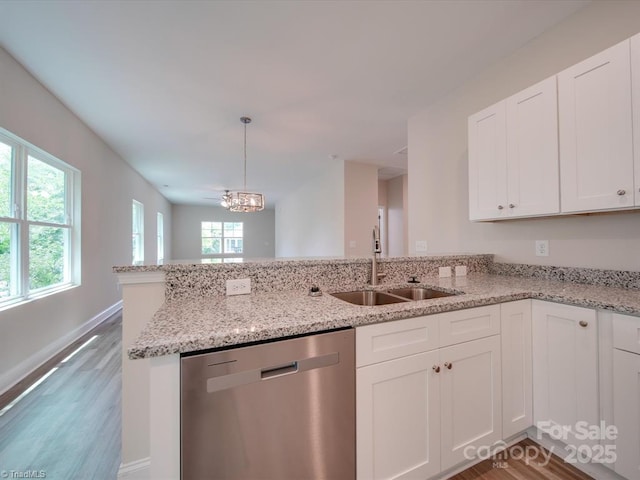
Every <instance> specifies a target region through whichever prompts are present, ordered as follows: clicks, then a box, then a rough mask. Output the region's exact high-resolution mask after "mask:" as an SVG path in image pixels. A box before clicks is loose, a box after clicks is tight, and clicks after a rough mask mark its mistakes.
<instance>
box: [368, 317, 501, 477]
mask: <svg viewBox="0 0 640 480" xmlns="http://www.w3.org/2000/svg"><path fill="white" fill-rule="evenodd" d="M436 325H438V327H436ZM393 327H395V328H393ZM411 330H413V331H414V332H416V334H415V335H414V336H413V337H412V336H410V335H407V334H406V332H408V331H411ZM429 331H431V332H435V331H439V332H440V334H441V336H440V339H441V341H440V342H439V343H438V345H442V344H443V342H444V344H445V345H446V344H447V343H448V342H450V341H451V338H452V334H453V335H454V337H455V335H460V338H464V339H465V341H462V342H461V343H458V344H455V345H449V346H446V347H443V348H432V349H431V350H430V351H426V352H422V353H415V344H416V343H423V342H425V338H428V336H425V334H424V332H429ZM443 332H444V333H443ZM472 332H475V334H473V333H472ZM499 333H500V305H491V306H488V307H479V308H473V309H468V310H461V311H456V312H450V313H443V314H437V315H431V316H427V317H419V318H412V319H407V320H398V321H396V322H389V323H383V324H377V325H370V326H366V327H359V328H358V329H356V364H357V365H358V366H359V368H358V369H357V372H356V387H357V388H356V418H357V420H356V423H357V430H356V431H357V477H358V478H359V479H362V480H365V479H366V480H371V479H388V478H393V479H414V478H415V479H421V480H425V479H426V478H429V477H432V476H434V475H437V474H438V473H439V472H441V471H443V470H446V469H448V468H450V467H452V466H454V465H456V464H458V463H461V462H464V461H465V460H467V459H471V458H473V456H474V454H475V449H476V447H479V446H488V445H491V444H493V443H494V442H496V441H498V440H500V439H501V438H502V410H501V409H502V401H501V397H502V383H501V356H500V336H499ZM359 339H360V341H359ZM427 344H429V343H428V342H427ZM381 345H387V346H388V348H391V349H393V350H394V354H395V355H396V356H397V357H398V358H394V359H387V357H388V355H386V356H382V358H385V360H384V361H379V362H377V363H371V364H368V365H364V361H365V360H363V359H368V360H369V361H375V358H381V357H380V355H381V352H382V350H384V349H382V348H381ZM429 345H430V344H429ZM426 348H429V347H426ZM403 350H404V351H407V352H410V353H408V354H406V355H404V356H403ZM374 351H377V353H375V352H374ZM372 352H373V353H372ZM376 355H378V357H376Z"/></svg>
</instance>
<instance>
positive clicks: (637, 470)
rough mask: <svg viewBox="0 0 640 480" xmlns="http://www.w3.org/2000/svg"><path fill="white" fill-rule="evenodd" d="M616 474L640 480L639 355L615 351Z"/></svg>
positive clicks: (631, 479)
mask: <svg viewBox="0 0 640 480" xmlns="http://www.w3.org/2000/svg"><path fill="white" fill-rule="evenodd" d="M613 391H614V395H613V402H614V405H613V415H614V422H615V425H616V427H617V428H618V438H617V439H616V455H617V459H616V466H615V471H616V473H618V474H620V475H622V476H623V477H626V478H628V479H629V480H640V355H637V354H633V353H629V352H624V351H622V350H617V349H616V350H614V351H613Z"/></svg>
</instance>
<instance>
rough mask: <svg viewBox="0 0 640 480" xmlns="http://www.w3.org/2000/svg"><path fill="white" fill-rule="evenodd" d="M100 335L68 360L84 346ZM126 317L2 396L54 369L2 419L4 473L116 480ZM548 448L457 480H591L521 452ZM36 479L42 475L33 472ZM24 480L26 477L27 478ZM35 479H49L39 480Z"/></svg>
mask: <svg viewBox="0 0 640 480" xmlns="http://www.w3.org/2000/svg"><path fill="white" fill-rule="evenodd" d="M93 335H98V338H96V339H95V340H94V341H92V342H91V343H90V344H89V345H87V346H86V347H85V348H84V349H83V350H81V351H80V352H79V353H77V354H76V355H75V356H74V357H72V358H71V359H70V360H68V361H67V362H64V363H62V360H64V359H65V358H66V357H67V356H68V355H69V354H70V353H71V352H73V351H75V349H76V348H78V347H79V346H80V345H82V343H83V342H84V341H86V340H87V339H88V338H91V337H92V336H93ZM121 344H122V319H121V317H120V316H119V315H118V316H115V317H114V318H112V319H110V320H109V321H107V322H105V323H104V324H102V325H101V326H100V327H98V328H97V329H95V330H94V331H92V332H90V333H89V334H87V335H86V336H85V337H83V338H82V339H80V340H79V341H78V342H75V343H74V344H73V345H71V346H70V347H69V348H68V349H66V350H65V351H64V352H61V353H60V355H58V356H56V358H54V359H52V361H51V362H48V364H47V365H45V366H43V368H41V369H39V371H37V372H34V375H32V376H30V377H29V378H28V379H25V381H23V382H21V383H20V384H19V385H17V386H16V387H15V388H14V389H12V390H10V391H9V392H7V393H5V394H4V395H3V396H2V397H0V411H2V408H4V407H5V405H7V404H9V403H10V402H12V401H13V400H14V399H15V398H16V397H17V396H18V395H19V394H20V393H22V391H24V390H25V389H26V388H27V387H29V386H30V385H31V384H33V383H34V382H35V381H37V380H38V378H39V377H42V376H43V375H45V374H46V373H47V372H49V371H50V370H51V369H52V368H56V370H55V371H54V372H53V373H52V374H51V375H49V376H48V377H47V378H46V379H45V380H44V381H43V382H42V383H41V384H40V385H38V386H37V387H36V388H35V389H34V390H33V391H32V392H30V393H29V394H28V395H26V396H25V397H24V398H22V399H21V400H20V401H19V402H18V403H16V404H15V406H13V407H12V408H11V409H9V410H8V411H7V412H6V413H4V414H3V415H1V416H0V470H2V471H4V472H9V473H8V475H7V476H8V477H9V478H12V477H11V475H12V474H11V472H12V471H13V472H16V475H13V478H20V477H18V475H17V474H18V473H19V472H35V474H39V473H44V474H46V478H47V480H51V479H60V480H76V479H77V480H89V479H95V480H112V479H115V478H116V476H117V472H118V467H119V465H120V445H121V440H120V418H121V417H120V397H121V361H120V358H121V357H120V355H121V348H122V347H121ZM527 446H529V447H532V448H538V449H542V447H540V446H538V445H537V444H536V443H534V442H532V441H531V440H523V441H522V442H520V443H518V444H517V445H514V447H512V448H511V452H513V453H514V454H513V455H504V454H503V455H502V457H501V458H500V459H499V461H495V460H485V461H484V462H481V463H479V464H477V465H475V466H473V467H471V468H469V469H467V470H465V471H464V472H462V473H459V474H458V475H456V476H454V477H452V480H476V479H480V480H513V479H518V480H529V479H531V480H587V479H591V477H589V476H588V475H586V474H584V473H582V472H580V471H578V470H576V469H575V468H574V467H572V466H570V465H568V464H565V463H564V462H563V461H562V460H561V459H560V458H558V457H556V456H554V457H553V458H552V460H551V462H549V464H548V465H542V466H541V465H539V464H538V461H533V462H526V461H525V460H526V459H525V458H519V457H521V455H518V454H517V453H519V452H518V451H514V450H513V449H514V448H518V447H519V448H520V449H521V451H522V450H524V449H525V448H526V447H527ZM32 475H34V474H33V473H32ZM23 478H24V477H23ZM35 478H42V476H40V477H35Z"/></svg>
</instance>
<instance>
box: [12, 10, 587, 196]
mask: <svg viewBox="0 0 640 480" xmlns="http://www.w3.org/2000/svg"><path fill="white" fill-rule="evenodd" d="M587 3H588V2H586V1H582V0H555V1H550V0H549V1H547V0H443V1H436V0H432V1H328V0H327V1H270V0H264V1H178V0H173V1H171V0H165V1H152V0H147V1H115V0H110V1H107V0H105V1H80V0H78V1H73V0H71V1H58V0H46V1H35V0H31V1H13V0H0V18H2V28H1V29H0V45H2V46H3V47H4V48H5V49H7V51H9V53H11V54H12V55H13V56H14V57H15V58H16V59H17V60H18V61H20V62H21V63H22V64H23V65H24V66H25V67H26V68H27V69H28V70H29V71H30V72H31V73H32V74H33V75H34V76H35V77H36V78H38V80H40V81H41V82H42V83H43V84H44V85H45V86H46V87H47V88H49V90H51V91H52V92H53V93H54V94H55V95H56V96H57V97H58V98H59V99H61V100H62V102H64V103H65V104H66V105H67V106H68V107H69V108H70V109H71V110H73V111H74V112H75V113H76V114H77V115H78V116H79V117H80V118H82V119H83V120H84V121H85V122H86V123H87V124H88V125H89V126H90V127H91V128H92V129H93V130H94V131H95V132H97V133H98V134H99V135H100V136H101V137H102V138H103V139H104V140H105V141H106V142H107V143H108V144H109V145H110V146H111V147H112V148H113V149H114V150H116V151H117V152H118V153H119V154H120V155H121V156H122V157H123V158H125V159H126V160H127V161H128V162H129V163H130V164H131V165H133V167H134V168H135V169H136V170H138V171H139V172H140V173H141V174H142V175H143V176H144V177H145V178H147V179H148V180H149V181H150V182H151V183H152V184H154V185H155V186H157V187H158V188H159V190H160V191H161V192H162V193H163V194H164V195H165V197H167V199H169V200H170V201H172V202H174V203H194V204H195V203H199V204H203V203H204V204H207V203H209V204H213V203H214V202H213V201H211V200H204V197H216V196H219V195H220V193H221V191H222V190H224V189H226V188H229V189H238V188H241V187H242V135H243V133H242V128H243V127H242V123H241V122H240V120H239V119H240V117H241V116H243V115H248V116H251V117H252V118H253V123H252V124H250V125H249V126H248V133H247V136H248V173H247V175H248V181H247V183H248V188H249V189H250V190H259V191H263V192H265V193H266V194H267V199H268V201H269V203H270V204H271V205H273V203H274V201H276V200H277V199H278V198H279V197H280V195H282V193H283V192H286V191H287V190H289V189H292V188H295V185H296V180H297V179H301V178H307V177H309V176H313V175H317V174H318V173H319V172H320V170H321V169H322V168H323V166H324V165H326V164H327V163H328V162H333V161H337V160H334V159H332V158H331V156H332V155H336V156H337V158H338V159H340V160H356V161H362V162H366V163H373V164H378V165H381V166H384V167H385V170H384V171H383V174H384V172H385V171H386V172H392V173H391V175H393V174H395V173H397V172H402V171H403V169H405V168H406V155H401V154H400V155H399V154H394V152H396V151H398V150H400V149H401V148H402V147H404V146H405V145H406V144H407V139H406V124H407V119H408V118H409V117H411V116H412V115H414V114H415V113H417V112H419V111H420V110H422V109H424V108H425V107H427V106H428V105H429V104H430V103H432V102H433V101H435V100H436V99H438V98H439V97H441V96H442V95H444V94H445V93H447V92H449V91H451V90H452V89H454V88H456V87H457V86H459V85H461V84H462V83H464V82H465V80H468V79H469V78H470V77H472V76H473V75H475V74H477V73H478V72H479V71H481V70H482V69H483V68H485V67H486V66H487V65H488V64H490V63H492V62H494V61H496V60H497V59H499V58H501V57H503V56H505V55H507V54H509V53H510V52H512V51H514V50H516V49H517V48H519V47H520V46H522V45H524V44H525V43H526V42H528V41H529V40H531V39H532V38H533V37H535V36H537V35H539V34H540V33H541V32H543V31H544V30H546V29H548V28H549V27H551V26H552V25H554V24H555V23H557V22H558V21H560V20H561V19H563V18H564V17H566V16H568V15H570V14H572V13H574V12H575V11H577V10H578V9H580V8H582V7H583V6H585V5H586V4H587ZM387 175H389V174H388V173H387ZM164 185H168V187H165V186H164Z"/></svg>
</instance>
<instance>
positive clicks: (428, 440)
mask: <svg viewBox="0 0 640 480" xmlns="http://www.w3.org/2000/svg"><path fill="white" fill-rule="evenodd" d="M437 364H438V351H435V352H429V353H421V354H418V355H412V356H409V357H404V358H400V359H396V360H391V361H388V362H384V363H380V364H376V365H370V366H368V367H362V368H359V369H358V372H357V375H356V382H357V389H356V391H357V397H356V416H357V455H356V457H357V471H358V478H359V479H367V480H370V479H382V478H397V479H409V478H411V479H414V478H415V479H425V478H428V477H430V476H432V475H435V474H436V473H438V472H439V471H440V383H439V376H440V375H441V374H439V373H436V372H435V371H434V370H433V368H432V367H433V366H434V365H435V366H437Z"/></svg>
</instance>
